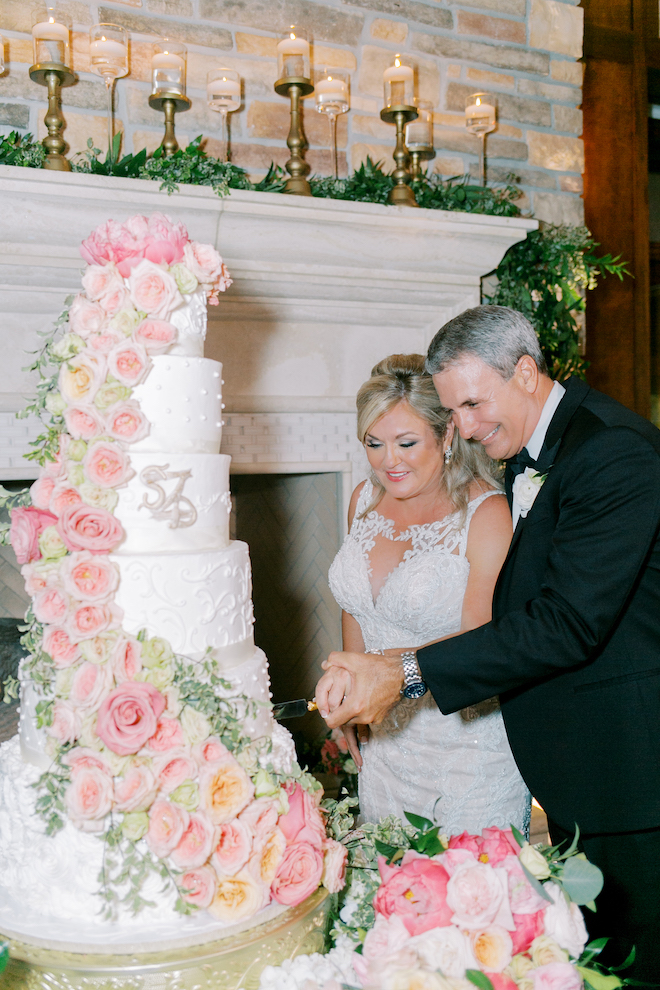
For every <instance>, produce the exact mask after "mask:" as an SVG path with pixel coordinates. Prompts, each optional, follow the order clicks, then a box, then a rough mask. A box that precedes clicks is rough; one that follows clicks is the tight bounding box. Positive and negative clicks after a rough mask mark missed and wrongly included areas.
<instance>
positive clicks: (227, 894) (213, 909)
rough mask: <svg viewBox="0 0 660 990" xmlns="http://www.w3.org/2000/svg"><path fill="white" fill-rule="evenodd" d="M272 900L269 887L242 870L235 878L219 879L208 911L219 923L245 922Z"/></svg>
mask: <svg viewBox="0 0 660 990" xmlns="http://www.w3.org/2000/svg"><path fill="white" fill-rule="evenodd" d="M269 900H270V892H269V890H268V887H266V886H265V885H264V884H262V883H259V881H258V880H256V879H255V878H254V877H253V876H252V875H251V874H250V873H248V872H247V871H246V870H242V871H241V872H240V873H237V874H236V876H233V877H218V885H217V887H216V892H215V896H214V898H213V900H212V901H211V903H210V905H209V907H208V910H209V912H210V913H211V914H212V915H213V917H214V918H217V919H218V921H225V922H228V923H231V922H237V921H244V920H245V919H246V918H251V917H252V916H253V915H255V914H256V913H257V911H260V910H261V909H262V907H265V906H266V904H268V902H269Z"/></svg>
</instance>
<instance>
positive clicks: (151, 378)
mask: <svg viewBox="0 0 660 990" xmlns="http://www.w3.org/2000/svg"><path fill="white" fill-rule="evenodd" d="M221 376H222V365H221V364H220V362H219V361H212V360H211V359H210V358H203V357H183V356H177V355H171V354H159V355H157V356H156V357H154V358H153V367H152V368H151V370H150V372H149V374H148V375H147V378H146V380H145V381H144V382H142V384H141V385H136V387H135V388H134V390H133V398H134V399H136V400H137V402H139V404H140V408H141V409H142V412H143V413H144V415H145V416H146V417H147V419H148V420H149V422H150V424H151V429H150V431H149V436H147V437H145V438H144V440H138V441H137V443H134V444H131V455H132V454H133V453H134V452H141V451H155V452H159V453H160V452H165V453H176V452H183V451H191V452H193V453H198V454H217V453H218V451H219V450H220V441H221V439H222V415H221V412H222V377H221Z"/></svg>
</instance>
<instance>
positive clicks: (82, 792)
mask: <svg viewBox="0 0 660 990" xmlns="http://www.w3.org/2000/svg"><path fill="white" fill-rule="evenodd" d="M64 801H65V803H66V807H67V811H68V813H69V818H70V819H71V821H72V822H73V824H74V825H75V826H76V827H77V828H79V829H82V831H84V832H102V831H103V828H104V822H103V819H104V818H105V816H106V815H107V814H108V812H109V811H110V809H111V808H112V778H111V777H109V776H108V774H107V773H104V772H103V770H99V769H98V768H97V767H86V768H85V769H83V770H80V771H79V772H78V773H76V775H75V776H74V778H73V780H72V781H71V783H70V784H69V786H68V787H67V789H66V792H65V794H64Z"/></svg>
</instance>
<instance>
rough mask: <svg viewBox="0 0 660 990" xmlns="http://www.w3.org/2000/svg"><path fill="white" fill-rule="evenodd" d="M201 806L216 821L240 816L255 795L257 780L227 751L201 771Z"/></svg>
mask: <svg viewBox="0 0 660 990" xmlns="http://www.w3.org/2000/svg"><path fill="white" fill-rule="evenodd" d="M199 792H200V804H201V807H202V808H204V810H205V811H206V812H207V813H208V815H209V817H210V818H211V821H212V822H213V824H214V825H224V824H225V822H230V821H231V820H232V819H233V818H236V816H237V815H238V814H240V812H241V811H242V810H243V808H245V807H247V805H248V804H249V803H250V801H251V800H252V798H253V797H254V784H253V783H252V781H251V780H250V778H249V777H248V775H247V774H246V772H245V770H243V768H242V767H241V766H240V764H239V763H238V762H237V761H236V760H235V759H234V757H233V756H231V755H229V754H228V755H227V756H225V757H223V759H222V760H220V761H218V762H217V763H213V764H210V765H209V766H208V767H206V768H203V769H202V770H201V771H200V774H199Z"/></svg>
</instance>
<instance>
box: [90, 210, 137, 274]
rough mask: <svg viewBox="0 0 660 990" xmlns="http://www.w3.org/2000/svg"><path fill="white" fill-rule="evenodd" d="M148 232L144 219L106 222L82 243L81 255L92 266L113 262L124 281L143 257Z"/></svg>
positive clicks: (135, 218)
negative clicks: (122, 222) (123, 222)
mask: <svg viewBox="0 0 660 990" xmlns="http://www.w3.org/2000/svg"><path fill="white" fill-rule="evenodd" d="M148 229H149V228H148V224H147V219H146V217H140V216H136V217H131V218H130V220H127V221H126V223H125V224H121V223H118V222H117V221H116V220H108V222H107V223H105V224H102V225H101V226H100V227H97V228H96V230H93V231H92V233H91V234H90V235H89V237H88V238H86V240H84V241H83V242H82V244H81V246H80V253H81V255H82V256H83V258H84V260H85V261H87V262H89V263H90V264H92V265H94V264H98V265H104V264H107V263H108V262H114V263H115V264H116V266H117V271H118V272H119V274H120V275H123V277H124V278H126V277H127V276H128V275H129V274H130V271H131V268H132V267H133V266H134V265H136V264H138V262H139V261H140V260H141V259H142V258H143V257H144V251H145V247H146V238H147V233H148Z"/></svg>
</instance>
